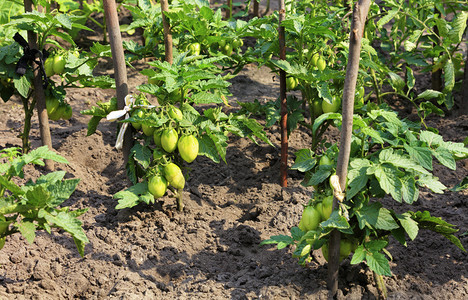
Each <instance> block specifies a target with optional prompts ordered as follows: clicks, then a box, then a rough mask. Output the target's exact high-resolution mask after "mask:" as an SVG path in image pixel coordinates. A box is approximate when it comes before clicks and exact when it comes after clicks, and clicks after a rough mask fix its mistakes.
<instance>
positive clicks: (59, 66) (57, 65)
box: [53, 55, 66, 74]
mask: <svg viewBox="0 0 468 300" xmlns="http://www.w3.org/2000/svg"><path fill="white" fill-rule="evenodd" d="M65 63H66V61H65V58H64V57H63V55H57V56H55V57H54V64H53V69H54V73H55V74H62V73H63V71H64V70H65Z"/></svg>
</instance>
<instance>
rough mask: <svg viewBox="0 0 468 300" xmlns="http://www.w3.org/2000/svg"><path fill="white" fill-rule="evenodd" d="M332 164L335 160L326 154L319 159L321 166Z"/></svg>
mask: <svg viewBox="0 0 468 300" xmlns="http://www.w3.org/2000/svg"><path fill="white" fill-rule="evenodd" d="M332 164H333V162H332V161H331V159H330V158H329V157H328V156H326V155H325V154H324V155H322V157H321V158H320V161H319V166H331V165H332Z"/></svg>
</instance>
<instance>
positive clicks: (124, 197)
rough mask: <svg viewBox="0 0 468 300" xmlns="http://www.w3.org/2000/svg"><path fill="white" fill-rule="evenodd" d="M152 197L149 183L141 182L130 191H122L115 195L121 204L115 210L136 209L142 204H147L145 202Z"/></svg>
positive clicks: (129, 189) (130, 188)
mask: <svg viewBox="0 0 468 300" xmlns="http://www.w3.org/2000/svg"><path fill="white" fill-rule="evenodd" d="M148 194H149V195H148ZM152 196H153V195H151V193H149V191H148V182H147V181H143V182H139V183H137V184H135V185H133V186H131V187H129V188H128V189H126V190H123V191H120V192H118V193H116V194H115V195H114V199H118V202H119V204H117V206H116V207H115V209H124V208H131V207H134V206H136V205H138V204H139V203H140V202H146V201H145V200H148V197H152ZM153 198H154V197H153Z"/></svg>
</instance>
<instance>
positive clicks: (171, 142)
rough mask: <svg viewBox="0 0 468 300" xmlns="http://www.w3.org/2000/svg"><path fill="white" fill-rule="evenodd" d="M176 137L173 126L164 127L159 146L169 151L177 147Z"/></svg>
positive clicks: (177, 137) (177, 136)
mask: <svg viewBox="0 0 468 300" xmlns="http://www.w3.org/2000/svg"><path fill="white" fill-rule="evenodd" d="M178 139H179V135H178V134H177V131H175V129H174V128H168V129H164V130H163V132H162V134H161V146H162V148H163V149H164V150H165V151H166V152H169V153H171V152H172V151H174V150H175V148H177V141H178Z"/></svg>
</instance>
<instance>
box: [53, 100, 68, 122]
mask: <svg viewBox="0 0 468 300" xmlns="http://www.w3.org/2000/svg"><path fill="white" fill-rule="evenodd" d="M66 108H67V106H66V104H65V103H63V102H59V105H58V107H57V109H56V110H55V111H54V112H52V113H51V114H50V115H49V119H51V120H52V121H57V120H59V119H61V118H62V116H63V113H64V112H65V109H66Z"/></svg>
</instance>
